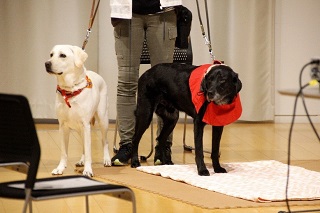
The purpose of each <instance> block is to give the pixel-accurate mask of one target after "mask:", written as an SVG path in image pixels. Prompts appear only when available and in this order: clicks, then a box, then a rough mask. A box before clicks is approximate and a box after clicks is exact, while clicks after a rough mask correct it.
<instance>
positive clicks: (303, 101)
mask: <svg viewBox="0 0 320 213" xmlns="http://www.w3.org/2000/svg"><path fill="white" fill-rule="evenodd" d="M314 63H316V62H314V61H311V62H309V63H307V64H306V65H304V66H303V67H302V69H301V72H300V75H299V86H300V88H302V73H303V70H304V69H305V68H306V67H307V66H309V65H311V64H314ZM301 99H302V104H303V107H304V110H305V112H306V115H307V118H308V121H309V123H310V125H311V128H312V129H313V131H314V133H315V134H316V136H317V138H318V141H320V137H319V134H318V132H317V130H316V128H315V127H314V125H313V122H312V120H311V118H310V115H309V112H308V109H307V105H306V103H305V99H304V94H303V92H302V91H301Z"/></svg>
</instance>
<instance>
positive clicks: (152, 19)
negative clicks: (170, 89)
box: [111, 0, 181, 166]
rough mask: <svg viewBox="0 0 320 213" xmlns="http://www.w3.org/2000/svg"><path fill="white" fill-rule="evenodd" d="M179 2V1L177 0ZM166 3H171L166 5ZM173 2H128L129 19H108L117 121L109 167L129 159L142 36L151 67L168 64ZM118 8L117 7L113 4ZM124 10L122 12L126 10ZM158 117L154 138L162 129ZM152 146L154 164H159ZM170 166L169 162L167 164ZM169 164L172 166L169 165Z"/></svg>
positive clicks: (173, 31) (172, 37)
mask: <svg viewBox="0 0 320 213" xmlns="http://www.w3.org/2000/svg"><path fill="white" fill-rule="evenodd" d="M179 1H181V0H179ZM170 2H175V3H174V4H171V5H170ZM176 2H177V1H176V0H161V3H162V4H163V3H166V5H165V6H166V7H162V6H161V4H160V0H132V11H129V12H132V16H131V17H130V16H129V17H130V18H129V19H121V18H120V19H119V18H112V19H111V21H112V25H113V26H114V37H115V51H116V55H117V61H118V86H117V120H118V130H119V135H120V143H119V145H120V148H119V151H118V152H117V154H116V155H115V156H114V157H113V158H112V159H111V162H112V165H114V166H121V165H127V164H128V161H129V160H130V158H131V150H132V137H133V135H134V127H135V116H134V110H135V108H136V91H137V86H138V78H139V67H140V55H141V52H142V49H143V42H144V38H145V36H146V39H147V44H148V50H149V54H150V62H151V66H154V65H156V64H158V63H172V62H173V53H174V47H175V39H176V37H177V28H176V27H177V26H176V13H175V10H174V7H173V6H174V5H177V4H176ZM117 6H119V5H117ZM128 8H130V7H128V5H127V7H124V8H123V10H118V11H122V12H123V11H126V10H128ZM127 12H128V11H127ZM162 125H163V123H162V121H161V120H160V118H158V129H157V135H159V132H160V130H161V128H162ZM171 146H172V133H171V135H170V136H169V138H168V141H167V144H166V155H167V159H170V161H171ZM159 157H160V154H159V150H158V149H157V145H156V147H155V158H154V162H155V164H162V163H161V161H160V160H159ZM171 163H172V162H171ZM172 164H173V163H172Z"/></svg>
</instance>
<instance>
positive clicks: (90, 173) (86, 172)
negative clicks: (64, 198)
mask: <svg viewBox="0 0 320 213" xmlns="http://www.w3.org/2000/svg"><path fill="white" fill-rule="evenodd" d="M82 175H84V176H87V177H90V178H91V177H93V172H92V170H83V172H82Z"/></svg>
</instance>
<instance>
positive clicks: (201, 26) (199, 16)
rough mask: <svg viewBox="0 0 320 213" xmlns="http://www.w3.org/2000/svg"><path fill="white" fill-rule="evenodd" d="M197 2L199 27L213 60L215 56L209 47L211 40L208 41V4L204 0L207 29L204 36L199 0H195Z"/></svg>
mask: <svg viewBox="0 0 320 213" xmlns="http://www.w3.org/2000/svg"><path fill="white" fill-rule="evenodd" d="M196 2H197V10H198V18H199V22H200V28H201V32H202V37H203V38H204V40H205V45H207V46H208V48H209V53H210V56H211V59H212V60H213V61H214V60H215V56H214V54H213V51H212V47H211V42H210V40H211V39H210V24H209V15H208V4H207V0H204V3H205V10H206V20H207V30H208V37H207V36H206V33H205V30H204V27H203V23H202V19H201V13H200V6H199V1H198V0H196Z"/></svg>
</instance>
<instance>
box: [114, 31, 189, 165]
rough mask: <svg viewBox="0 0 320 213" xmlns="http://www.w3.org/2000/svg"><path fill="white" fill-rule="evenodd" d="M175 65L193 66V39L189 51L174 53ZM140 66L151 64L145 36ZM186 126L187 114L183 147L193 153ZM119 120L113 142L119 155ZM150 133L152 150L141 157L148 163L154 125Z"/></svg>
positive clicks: (175, 51) (183, 50)
mask: <svg viewBox="0 0 320 213" xmlns="http://www.w3.org/2000/svg"><path fill="white" fill-rule="evenodd" d="M173 63H186V64H192V63H193V53H192V45H191V39H190V38H189V41H188V48H187V49H180V48H178V47H175V49H174V53H173ZM140 64H150V54H149V50H148V42H147V39H146V36H145V39H144V42H143V49H142V53H141V56H140ZM186 125H187V114H185V118H184V129H183V147H184V149H185V150H186V151H191V150H193V149H194V148H192V147H191V146H187V145H186V142H185V141H186ZM117 126H118V119H116V125H115V134H114V140H113V152H114V153H117V152H118V149H117V145H116V142H117V134H118V127H117ZM150 131H151V139H150V140H151V150H150V152H149V154H148V155H147V156H140V159H141V160H142V161H146V160H147V159H148V158H149V157H150V156H151V155H152V153H153V149H154V148H153V147H154V145H153V139H154V137H153V125H150Z"/></svg>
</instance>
